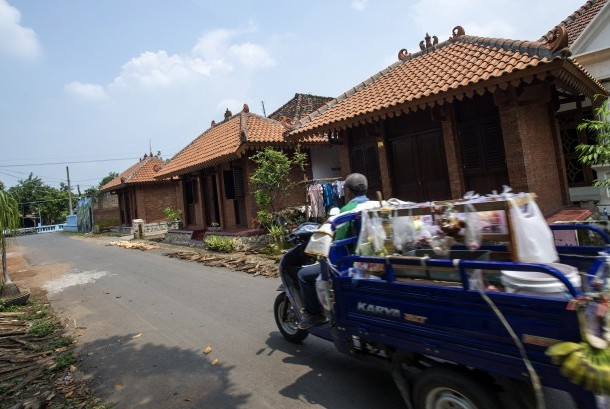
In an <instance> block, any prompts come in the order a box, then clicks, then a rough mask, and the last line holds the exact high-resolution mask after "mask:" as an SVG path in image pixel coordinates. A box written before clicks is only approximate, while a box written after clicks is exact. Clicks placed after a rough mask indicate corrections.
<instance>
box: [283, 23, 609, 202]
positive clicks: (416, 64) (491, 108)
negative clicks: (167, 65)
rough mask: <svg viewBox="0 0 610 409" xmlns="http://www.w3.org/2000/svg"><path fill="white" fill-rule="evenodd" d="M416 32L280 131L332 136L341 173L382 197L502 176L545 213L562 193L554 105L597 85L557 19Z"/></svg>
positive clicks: (416, 196) (452, 192)
mask: <svg viewBox="0 0 610 409" xmlns="http://www.w3.org/2000/svg"><path fill="white" fill-rule="evenodd" d="M452 34H453V35H452V36H451V38H449V39H448V40H446V41H444V42H439V41H438V39H437V38H436V37H435V36H434V37H430V36H429V35H426V38H425V39H424V40H423V41H421V42H420V44H419V48H420V50H419V51H418V52H416V53H409V52H408V51H407V50H405V49H403V50H401V51H400V52H399V53H398V61H397V62H396V63H394V64H392V65H391V66H390V67H388V68H386V69H385V70H383V71H381V72H379V73H377V74H375V75H373V76H372V77H370V78H369V79H367V80H365V81H364V82H362V83H361V84H358V85H356V86H354V87H353V88H351V89H350V90H349V91H347V92H346V93H344V94H342V95H340V96H339V97H337V98H335V99H334V100H332V101H331V102H328V103H327V104H325V105H324V106H322V107H321V108H319V109H318V110H316V111H315V112H313V113H311V114H310V115H308V116H306V117H304V118H303V119H301V120H300V121H299V123H298V124H297V125H296V126H295V127H294V128H293V129H292V130H291V131H289V132H288V133H287V134H286V137H287V139H288V140H291V139H298V138H303V137H313V136H322V135H328V136H329V138H330V139H331V140H339V141H340V142H342V145H340V163H341V169H342V173H343V175H347V174H348V173H350V172H353V171H357V172H361V173H364V174H366V175H367V176H368V178H369V185H370V188H369V190H373V191H374V190H379V191H381V192H383V195H384V197H386V198H387V197H397V198H400V199H403V200H411V201H418V202H419V201H428V200H439V199H448V198H458V197H462V195H463V194H464V192H466V191H471V190H474V191H477V192H479V193H481V194H486V193H490V192H491V191H492V190H501V189H502V186H503V185H509V186H511V187H512V188H513V190H515V191H533V192H536V193H538V195H539V204H540V206H541V208H542V209H543V211H544V212H545V214H550V213H553V212H555V211H556V210H558V209H560V208H562V207H563V206H565V205H568V204H569V196H568V180H567V177H566V164H565V161H564V155H563V151H562V141H561V137H560V132H559V126H558V123H557V119H556V112H557V111H558V110H559V109H561V107H562V106H563V105H565V104H569V103H571V102H572V101H573V100H574V99H575V98H580V97H581V96H584V97H585V98H589V99H592V98H593V96H594V95H595V94H606V93H607V91H606V90H605V89H604V88H603V86H602V85H601V84H600V83H599V81H597V80H596V79H595V78H593V77H592V76H591V75H590V74H589V73H588V72H587V71H586V70H584V69H583V67H582V66H581V65H580V64H579V63H578V62H577V61H576V60H574V59H572V58H570V50H569V48H568V36H567V30H566V29H565V27H564V26H558V27H557V28H556V29H555V30H554V31H553V35H552V36H551V38H550V39H549V40H546V41H544V42H541V41H536V42H532V41H517V40H505V39H497V38H485V37H474V36H469V35H466V33H465V30H464V29H463V28H462V27H459V26H458V27H455V28H454V29H453V33H452Z"/></svg>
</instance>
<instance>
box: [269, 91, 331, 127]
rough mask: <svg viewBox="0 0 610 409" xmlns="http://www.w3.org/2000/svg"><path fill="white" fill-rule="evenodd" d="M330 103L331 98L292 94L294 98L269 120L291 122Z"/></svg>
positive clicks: (270, 116)
mask: <svg viewBox="0 0 610 409" xmlns="http://www.w3.org/2000/svg"><path fill="white" fill-rule="evenodd" d="M328 101H332V98H331V97H321V96H318V95H311V94H298V93H297V94H294V98H292V99H291V100H290V101H288V102H286V103H285V104H284V105H282V106H281V107H279V108H278V109H277V110H276V111H275V112H273V113H272V114H271V115H269V118H271V119H275V120H278V121H279V120H280V118H281V117H286V118H288V119H292V120H298V119H301V118H303V117H304V116H305V115H307V114H309V113H311V112H313V111H315V110H316V109H318V108H320V107H321V106H322V105H324V104H325V103H327V102H328Z"/></svg>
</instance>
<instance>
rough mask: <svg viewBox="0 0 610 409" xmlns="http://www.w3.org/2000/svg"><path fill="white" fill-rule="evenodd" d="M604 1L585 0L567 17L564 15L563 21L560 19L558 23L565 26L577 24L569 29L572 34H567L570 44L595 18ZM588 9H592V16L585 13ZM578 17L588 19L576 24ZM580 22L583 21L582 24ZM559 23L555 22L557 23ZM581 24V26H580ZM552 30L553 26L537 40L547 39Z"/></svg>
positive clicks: (569, 26) (550, 35)
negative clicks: (594, 7)
mask: <svg viewBox="0 0 610 409" xmlns="http://www.w3.org/2000/svg"><path fill="white" fill-rule="evenodd" d="M606 1H607V0H587V1H586V2H585V4H583V5H582V6H580V7H579V8H578V9H577V10H576V11H574V12H573V13H572V14H570V15H569V16H568V17H566V18H565V19H564V20H563V21H561V22H560V23H559V24H563V25H564V26H566V27H568V28H572V27H573V25H578V26H577V27H573V30H570V34H572V35H569V37H570V39H569V43H570V45H571V44H572V43H574V41H575V40H576V39H577V38H578V37H579V36H580V34H581V33H582V31H583V29H584V27H586V26H588V25H589V24H590V23H591V21H592V20H593V19H594V18H595V16H596V15H597V13H599V11H600V10H601V9H602V8H603V6H604V4H605V3H606ZM593 6H598V7H596V9H597V10H595V9H593ZM592 9H593V10H592ZM590 10H591V11H593V12H594V13H595V15H592V16H590V15H586V14H587V12H589V11H590ZM580 18H582V19H583V20H588V21H582V22H581V24H578V23H579V22H578V20H579V19H580ZM582 23H584V25H583V24H582ZM559 24H557V25H559ZM557 25H556V26H557ZM581 25H582V26H583V27H580V26H581ZM553 30H554V28H553V29H551V30H549V31H548V32H547V33H546V34H544V35H543V36H542V37H540V38H539V39H538V41H547V40H548V39H550V38H551V37H552V35H553Z"/></svg>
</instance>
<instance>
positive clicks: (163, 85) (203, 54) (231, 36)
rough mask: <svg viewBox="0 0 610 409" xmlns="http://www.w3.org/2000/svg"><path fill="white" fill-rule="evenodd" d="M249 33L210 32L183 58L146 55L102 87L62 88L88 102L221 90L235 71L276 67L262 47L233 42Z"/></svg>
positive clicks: (157, 53) (78, 85) (72, 85)
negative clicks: (142, 93) (128, 94)
mask: <svg viewBox="0 0 610 409" xmlns="http://www.w3.org/2000/svg"><path fill="white" fill-rule="evenodd" d="M253 31H256V30H255V28H253V26H249V27H247V28H245V29H241V30H228V29H218V30H214V31H211V32H209V33H207V34H205V35H204V36H202V37H200V38H199V39H198V40H197V42H196V44H195V45H194V46H193V48H192V49H191V52H190V53H189V54H187V55H180V54H170V53H168V52H167V51H165V50H159V51H155V52H153V51H146V52H143V53H141V54H140V55H138V56H136V57H133V58H132V59H131V60H129V61H128V62H127V63H125V64H124V65H123V66H122V67H121V69H120V72H119V73H118V75H117V76H116V77H115V78H114V79H113V80H112V81H111V82H110V84H108V85H107V86H105V87H104V86H101V85H98V86H93V85H92V84H82V83H80V82H72V83H70V84H68V85H66V90H68V91H69V92H70V93H71V94H72V95H75V96H78V97H80V98H84V97H85V95H88V96H89V98H88V99H89V100H94V99H95V98H94V96H95V95H98V96H99V97H100V98H98V99H102V98H101V96H102V95H104V94H106V95H107V96H112V97H113V99H117V98H118V95H117V93H119V92H121V93H122V92H124V91H133V90H159V89H165V90H178V89H182V90H184V89H185V88H191V89H193V88H195V87H199V86H200V85H201V84H202V81H206V80H207V81H209V80H210V79H212V78H213V79H214V82H213V83H209V84H213V85H212V86H213V87H215V88H220V89H221V88H222V87H220V84H221V83H223V81H224V80H226V79H227V78H226V77H227V75H230V74H231V73H233V72H235V71H237V70H238V68H239V67H242V68H246V69H249V70H255V69H264V68H269V67H272V66H274V65H275V64H276V61H275V59H274V58H273V57H272V55H271V53H270V52H269V51H268V49H267V48H265V47H264V46H263V45H261V44H257V43H253V42H243V43H238V42H236V41H235V39H236V38H238V37H240V36H245V35H250V34H251V33H253ZM239 74H240V77H242V79H243V78H247V76H246V75H245V74H244V73H243V70H242V72H240V73H239ZM231 78H232V79H229V81H230V83H232V84H235V83H236V81H235V78H233V77H231ZM85 85H87V86H88V87H85ZM137 92H138V91H136V93H137ZM166 96H167V95H166ZM240 109H241V108H240Z"/></svg>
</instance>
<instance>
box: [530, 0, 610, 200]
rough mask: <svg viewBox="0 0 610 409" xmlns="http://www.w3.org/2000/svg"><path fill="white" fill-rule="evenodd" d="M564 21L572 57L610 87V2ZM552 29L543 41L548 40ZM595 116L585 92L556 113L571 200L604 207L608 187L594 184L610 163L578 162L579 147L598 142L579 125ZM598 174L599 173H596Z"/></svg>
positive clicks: (596, 0) (593, 0) (597, 0)
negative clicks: (591, 164)
mask: <svg viewBox="0 0 610 409" xmlns="http://www.w3.org/2000/svg"><path fill="white" fill-rule="evenodd" d="M560 24H562V25H564V26H565V27H566V30H567V32H568V45H569V47H570V50H571V52H572V58H574V59H575V60H577V61H578V63H579V64H581V65H582V66H583V67H584V68H585V69H586V70H587V71H588V72H589V73H591V75H592V76H593V77H595V78H596V79H597V80H598V81H600V82H601V83H602V85H604V87H605V88H606V89H610V3H609V2H608V1H607V0H589V1H587V2H586V3H585V4H584V5H583V6H582V7H580V8H579V9H578V10H576V11H575V12H574V13H572V14H570V15H569V16H568V17H566V18H565V19H564V20H563V21H562V22H561V23H560ZM551 36H552V31H549V32H548V33H546V34H545V35H544V36H543V37H542V38H541V39H540V41H547V39H548V38H550V37H551ZM592 116H593V107H592V104H591V101H590V100H589V99H587V98H585V96H584V95H579V96H572V101H571V102H569V103H568V101H566V103H565V104H563V105H562V106H561V107H560V109H559V110H558V112H557V114H556V118H557V120H558V123H559V128H560V132H561V141H562V144H563V154H564V159H565V166H566V176H567V180H568V186H569V192H570V200H571V201H572V202H591V201H594V202H596V203H597V205H598V206H599V207H600V212H601V211H602V208H608V207H610V195H609V194H608V192H607V191H606V189H600V188H599V187H593V186H592V182H593V180H594V179H596V178H601V179H603V178H608V177H610V166H608V165H601V166H594V169H593V170H592V169H591V168H590V167H588V166H586V165H582V164H581V163H580V162H579V161H578V153H577V152H576V149H575V148H576V146H577V145H578V144H580V143H594V140H593V139H592V138H591V137H592V135H591V134H587V133H586V132H585V131H584V130H583V131H579V130H578V129H577V125H578V124H579V123H580V122H581V121H582V119H583V118H586V119H590V118H592ZM596 173H597V174H596Z"/></svg>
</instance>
